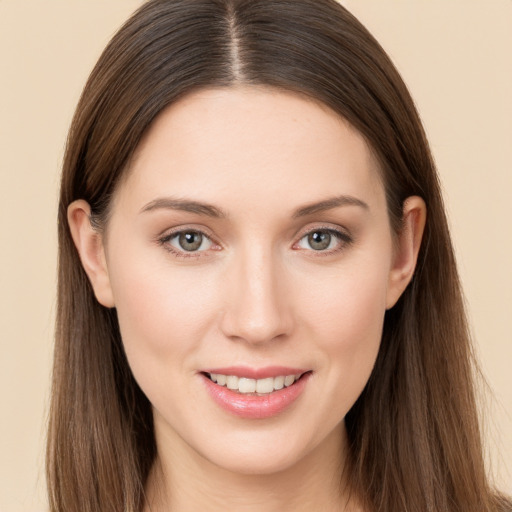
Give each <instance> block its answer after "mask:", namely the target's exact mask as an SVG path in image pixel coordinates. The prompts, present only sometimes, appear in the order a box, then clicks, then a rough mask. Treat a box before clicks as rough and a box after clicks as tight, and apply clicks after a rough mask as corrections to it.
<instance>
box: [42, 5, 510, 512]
mask: <svg viewBox="0 0 512 512" xmlns="http://www.w3.org/2000/svg"><path fill="white" fill-rule="evenodd" d="M237 83H243V84H263V85H266V86H271V87H276V88H280V89H284V90H287V91H294V92H297V93H300V94H305V95H307V96H308V97H311V98H314V99H316V100H317V101H320V102H322V103H324V104H325V105H327V106H329V107H330V108H331V109H333V110H334V111H335V112H337V113H338V114H339V115H340V116H342V117H343V118H345V119H347V120H348V121H349V122H350V123H351V124H352V125H353V126H354V127H355V128H356V129H358V130H359V131H360V132H361V133H362V134H363V136H364V137H365V138H366V139H367V141H368V143H369V145H370V147H371V148H372V150H373V151H374V153H375V155H376V156H377V158H378V160H379V162H380V164H381V170H382V176H383V181H384V183H385V187H386V193H387V202H388V211H389V216H390V221H391V225H392V226H393V228H394V230H395V231H397V232H398V231H399V230H400V225H401V215H402V206H403V201H404V200H405V199H406V198H407V197H408V196H411V195H419V196H421V197H422V198H423V199H424V200H425V202H426V204H427V208H428V220H427V225H426V231H425V235H424V240H423V243H422V247H421V250H420V254H419V260H418V265H417V270H416V273H415V275H414V277H413V280H412V282H411V284H410V285H409V287H408V288H407V290H406V291H405V293H404V294H403V296H402V297H401V299H400V300H399V302H398V303H397V304H396V306H395V307H394V308H392V309H391V310H390V311H388V312H387V313H386V318H385V324H384V332H383V338H382V344H381V349H380V353H379V355H378V359H377V362H376V365H375V368H374V371H373V373H372V375H371V377H370V380H369V382H368V384H367V386H366V388H365V390H364V391H363V393H362V395H361V396H360V397H359V399H358V400H357V402H356V403H355V405H354V406H353V408H352V409H351V410H350V412H349V413H348V415H347V417H346V426H347V430H348V436H349V448H350V453H349V459H350V479H351V480H350V484H351V486H352V488H353V490H354V492H357V493H358V495H359V496H360V497H361V498H362V499H363V502H364V503H365V505H366V507H367V509H368V510H371V511H381V512H397V511H409V512H413V511H418V512H419V511H449V512H455V511H457V512H473V511H474V512H476V511H479V512H486V511H487V512H490V511H498V510H506V509H507V507H510V506H512V504H511V503H510V501H507V499H505V498H504V497H500V496H499V495H498V494H496V493H494V492H493V491H492V489H491V488H490V486H489V483H488V480H487V477H486V474H485V469H484V463H483V457H482V446H481V438H480V431H479V425H478V420H477V410H476V404H475V390H474V384H473V383H474V370H473V368H474V365H473V358H472V352H471V346H470V341H469V334H468V329H467V322H466V317H465V313H464V306H463V301H462V297H461V290H460V284H459V278H458V275H457V270H456V266H455V260H454V255H453V250H452V245H451V241H450V236H449V232H448V228H447V222H446V218H445V213H444V207H443V202H442V198H441V194H440V189H439V183H438V179H437V175H436V171H435V168H434V164H433V160H432V157H431V154H430V150H429V147H428V143H427V140H426V138H425V134H424V132H423V129H422V126H421V122H420V119H419V117H418V114H417V112H416V109H415V107H414V104H413V101H412V99H411V97H410V95H409V93H408V91H407V89H406V87H405V85H404V83H403V81H402V80H401V78H400V76H399V74H398V72H397V71H396V69H395V68H394V66H393V64H392V63H391V61H390V60H389V58H388V57H387V55H386V53H385V52H384V50H383V49H382V48H381V47H380V46H379V44H378V43H377V42H376V41H375V39H374V38H373V37H372V36H371V35H370V34H369V33H368V31H367V30H366V29H365V28H364V27H363V26H362V25H361V24H360V23H359V22H358V21H357V20H356V19H355V18H354V17H353V16H352V15H351V14H350V13H349V12H347V11H346V10H345V9H344V8H343V7H341V6H340V5H339V4H338V3H337V2H336V1H335V0H152V1H149V2H148V3H146V4H145V5H144V6H143V7H142V8H140V9H139V10H138V11H137V12H136V13H135V14H134V15H133V16H132V17H131V18H130V20H128V22H127V23H126V24H125V25H124V26H123V27H122V28H121V30H120V31H119V32H118V33H117V34H116V35H115V36H114V38H113V39H112V41H111V42H110V43H109V45H108V46H107V48H106V49H105V51H104V53H103V54H102V56H101V58H100V59H99V61H98V63H97V65H96V67H95V68H94V70H93V72H92V74H91V76H90V78H89V81H88V82H87V85H86V87H85V89H84V91H83V94H82V97H81V99H80V102H79V104H78V107H77V110H76V114H75V117H74V120H73V123H72V126H71V129H70V133H69V139H68V143H67V150H66V155H65V159H64V166H63V173H62V185H61V195H60V204H59V284H58V310H57V330H56V345H55V360H54V373H53V389H52V403H51V411H50V425H49V433H48V446H47V477H48V489H49V500H50V508H51V510H52V512H64V511H66V512H70V511H78V510H80V511H82V512H110V511H112V512H113V511H116V512H119V511H126V512H128V511H130V512H132V511H133V512H134V511H140V510H141V509H142V507H143V506H144V485H145V482H146V479H147V477H148V474H149V471H150V469H151V467H152V465H153V463H154V461H155V457H156V444H155V439H154V433H153V419H152V412H151V406H150V403H149V401H148V400H147V398H146V397H145V396H144V394H143V393H142V392H141V390H140V389H139V387H138V386H137V384H136V382H135V380H134V378H133V376H132V374H131V371H130V368H129V366H128V363H127V361H126V357H125V355H124V351H123V346H122V342H121V337H120V334H119V329H118V323H117V318H116V312H115V310H113V309H112V310H110V309H107V308H104V307H103V306H101V305H100V304H99V303H98V302H97V301H96V299H95V297H94V294H93V291H92V288H91V286H90V283H89V281H88V279H87V276H86V274H85V272H84V270H83V268H82V266H81V264H80V261H79V258H78V254H77V251H76V250H75V247H74V245H73V242H72V239H71V236H70V231H69V226H68V223H67V215H66V212H67V207H68V205H69V204H70V203H71V202H72V201H74V200H76V199H85V200H86V201H87V202H88V203H89V204H90V206H91V210H92V218H93V221H94V222H95V223H96V227H97V228H98V229H101V228H102V227H103V226H104V224H105V222H107V221H108V213H109V206H110V204H111V198H112V195H113V193H114V191H115V190H116V184H117V183H118V182H119V180H120V178H121V177H122V175H123V172H125V169H126V168H127V166H128V163H129V161H130V157H131V156H132V154H133V152H134V150H135V148H136V147H137V145H138V143H139V141H140V140H141V137H142V136H143V134H144V133H145V131H146V130H147V129H148V127H149V126H150V125H151V123H152V122H153V120H154V119H155V118H156V116H158V114H159V113H160V112H161V111H162V110H163V109H164V108H165V107H166V106H168V105H170V104H171V103H173V102H175V101H177V100H178V99H179V98H180V97H182V96H184V95H185V94H188V93H190V92H191V91H193V90H196V89H200V88H205V87H222V86H226V87H228V86H231V85H233V84H237Z"/></svg>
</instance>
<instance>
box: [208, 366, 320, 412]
mask: <svg viewBox="0 0 512 512" xmlns="http://www.w3.org/2000/svg"><path fill="white" fill-rule="evenodd" d="M312 373H313V372H312V371H311V370H309V371H305V370H299V369H292V368H284V367H273V368H266V369H261V370H251V369H248V368H235V367H231V368H225V369H220V368H219V369H215V370H210V371H203V372H201V373H200V375H201V376H202V381H203V383H204V385H205V387H206V391H207V393H208V395H209V396H210V397H211V398H212V399H213V401H214V402H215V403H216V404H217V405H218V406H220V407H221V409H223V410H224V411H227V412H228V413H230V414H233V415H235V416H238V417H241V418H245V419H265V418H271V417H273V416H277V415H279V414H281V413H283V412H284V411H285V410H286V409H288V408H290V407H291V405H292V404H293V403H294V402H295V401H297V400H298V399H299V397H300V396H301V395H302V394H303V393H304V392H305V390H306V387H307V383H308V382H309V380H310V377H311V376H312Z"/></svg>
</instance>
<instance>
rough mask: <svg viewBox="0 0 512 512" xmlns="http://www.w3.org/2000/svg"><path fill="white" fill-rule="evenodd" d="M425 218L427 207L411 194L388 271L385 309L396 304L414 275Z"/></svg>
mask: <svg viewBox="0 0 512 512" xmlns="http://www.w3.org/2000/svg"><path fill="white" fill-rule="evenodd" d="M426 218H427V207H426V205H425V201H423V199H422V198H421V197H418V196H411V197H408V198H407V199H406V200H405V201H404V207H403V217H402V219H403V222H402V230H401V232H400V233H399V234H398V240H397V244H396V248H395V253H394V258H393V266H392V268H391V270H390V273H389V281H388V293H387V300H386V308H387V309H390V308H392V307H393V306H394V305H395V304H396V302H397V301H398V299H399V298H400V296H401V295H402V293H403V292H404V290H405V289H406V288H407V285H408V284H409V283H410V281H411V279H412V276H413V275H414V270H415V268H416V262H417V260H418V253H419V250H420V246H421V240H422V237H423V231H424V229H425V222H426Z"/></svg>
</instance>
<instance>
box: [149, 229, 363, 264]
mask: <svg viewBox="0 0 512 512" xmlns="http://www.w3.org/2000/svg"><path fill="white" fill-rule="evenodd" d="M318 232H322V233H326V234H328V235H330V236H332V237H334V238H335V239H336V240H337V241H338V244H337V245H338V246H337V247H335V248H333V249H329V250H317V251H315V249H313V248H310V249H304V250H307V251H308V252H311V253H312V254H311V255H312V256H313V257H322V256H324V257H325V256H330V255H332V254H336V253H338V252H340V251H342V250H344V249H345V248H346V247H347V246H349V245H351V244H352V243H353V242H354V240H353V238H352V237H351V236H350V235H349V234H347V233H346V232H343V231H341V230H337V229H334V228H332V227H327V226H319V227H315V228H313V229H310V230H309V231H307V232H305V233H304V234H302V235H301V237H300V238H299V239H298V241H297V242H295V243H294V244H293V246H292V247H293V248H296V246H297V245H298V244H299V243H300V242H301V241H302V240H304V239H305V238H307V237H308V236H310V235H312V234H313V233H318ZM185 233H196V234H199V235H202V236H203V237H204V238H205V239H207V240H208V241H209V242H210V243H211V244H213V245H214V246H217V247H220V245H219V244H217V243H216V242H215V241H214V240H213V238H212V237H211V236H210V235H208V234H207V233H205V232H204V231H203V230H201V229H193V228H189V229H179V230H177V231H173V232H172V233H168V234H166V235H165V236H163V237H161V238H159V239H158V243H159V244H160V245H161V246H163V247H164V248H165V250H167V251H168V252H170V253H171V254H173V255H174V256H176V257H178V258H200V257H203V256H204V255H203V254H202V253H204V252H207V250H203V251H184V250H183V251H180V250H178V249H176V248H175V247H173V246H172V245H171V244H170V241H171V240H173V239H174V238H176V237H179V236H180V235H183V234H185ZM213 250H219V249H213ZM296 250H301V249H296Z"/></svg>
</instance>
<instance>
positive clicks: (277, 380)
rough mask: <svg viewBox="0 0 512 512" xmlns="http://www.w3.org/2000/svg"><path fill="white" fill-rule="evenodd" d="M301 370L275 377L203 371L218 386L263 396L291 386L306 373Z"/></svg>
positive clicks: (245, 393) (250, 394)
mask: <svg viewBox="0 0 512 512" xmlns="http://www.w3.org/2000/svg"><path fill="white" fill-rule="evenodd" d="M309 373H311V371H308V372H302V373H295V374H288V375H277V376H275V377H266V378H263V379H252V378H249V377H239V376H237V375H225V374H222V373H209V372H204V373H203V375H205V376H206V377H207V378H209V379H210V380H211V381H212V382H214V383H215V384H217V385H218V386H222V387H225V388H227V389H229V390H231V391H233V392H235V393H239V394H242V395H249V396H265V395H269V394H270V393H273V392H274V391H279V390H281V389H283V388H288V387H290V386H292V385H293V384H294V383H295V382H297V381H298V380H300V379H301V378H302V377H304V376H305V375H306V374H309Z"/></svg>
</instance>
